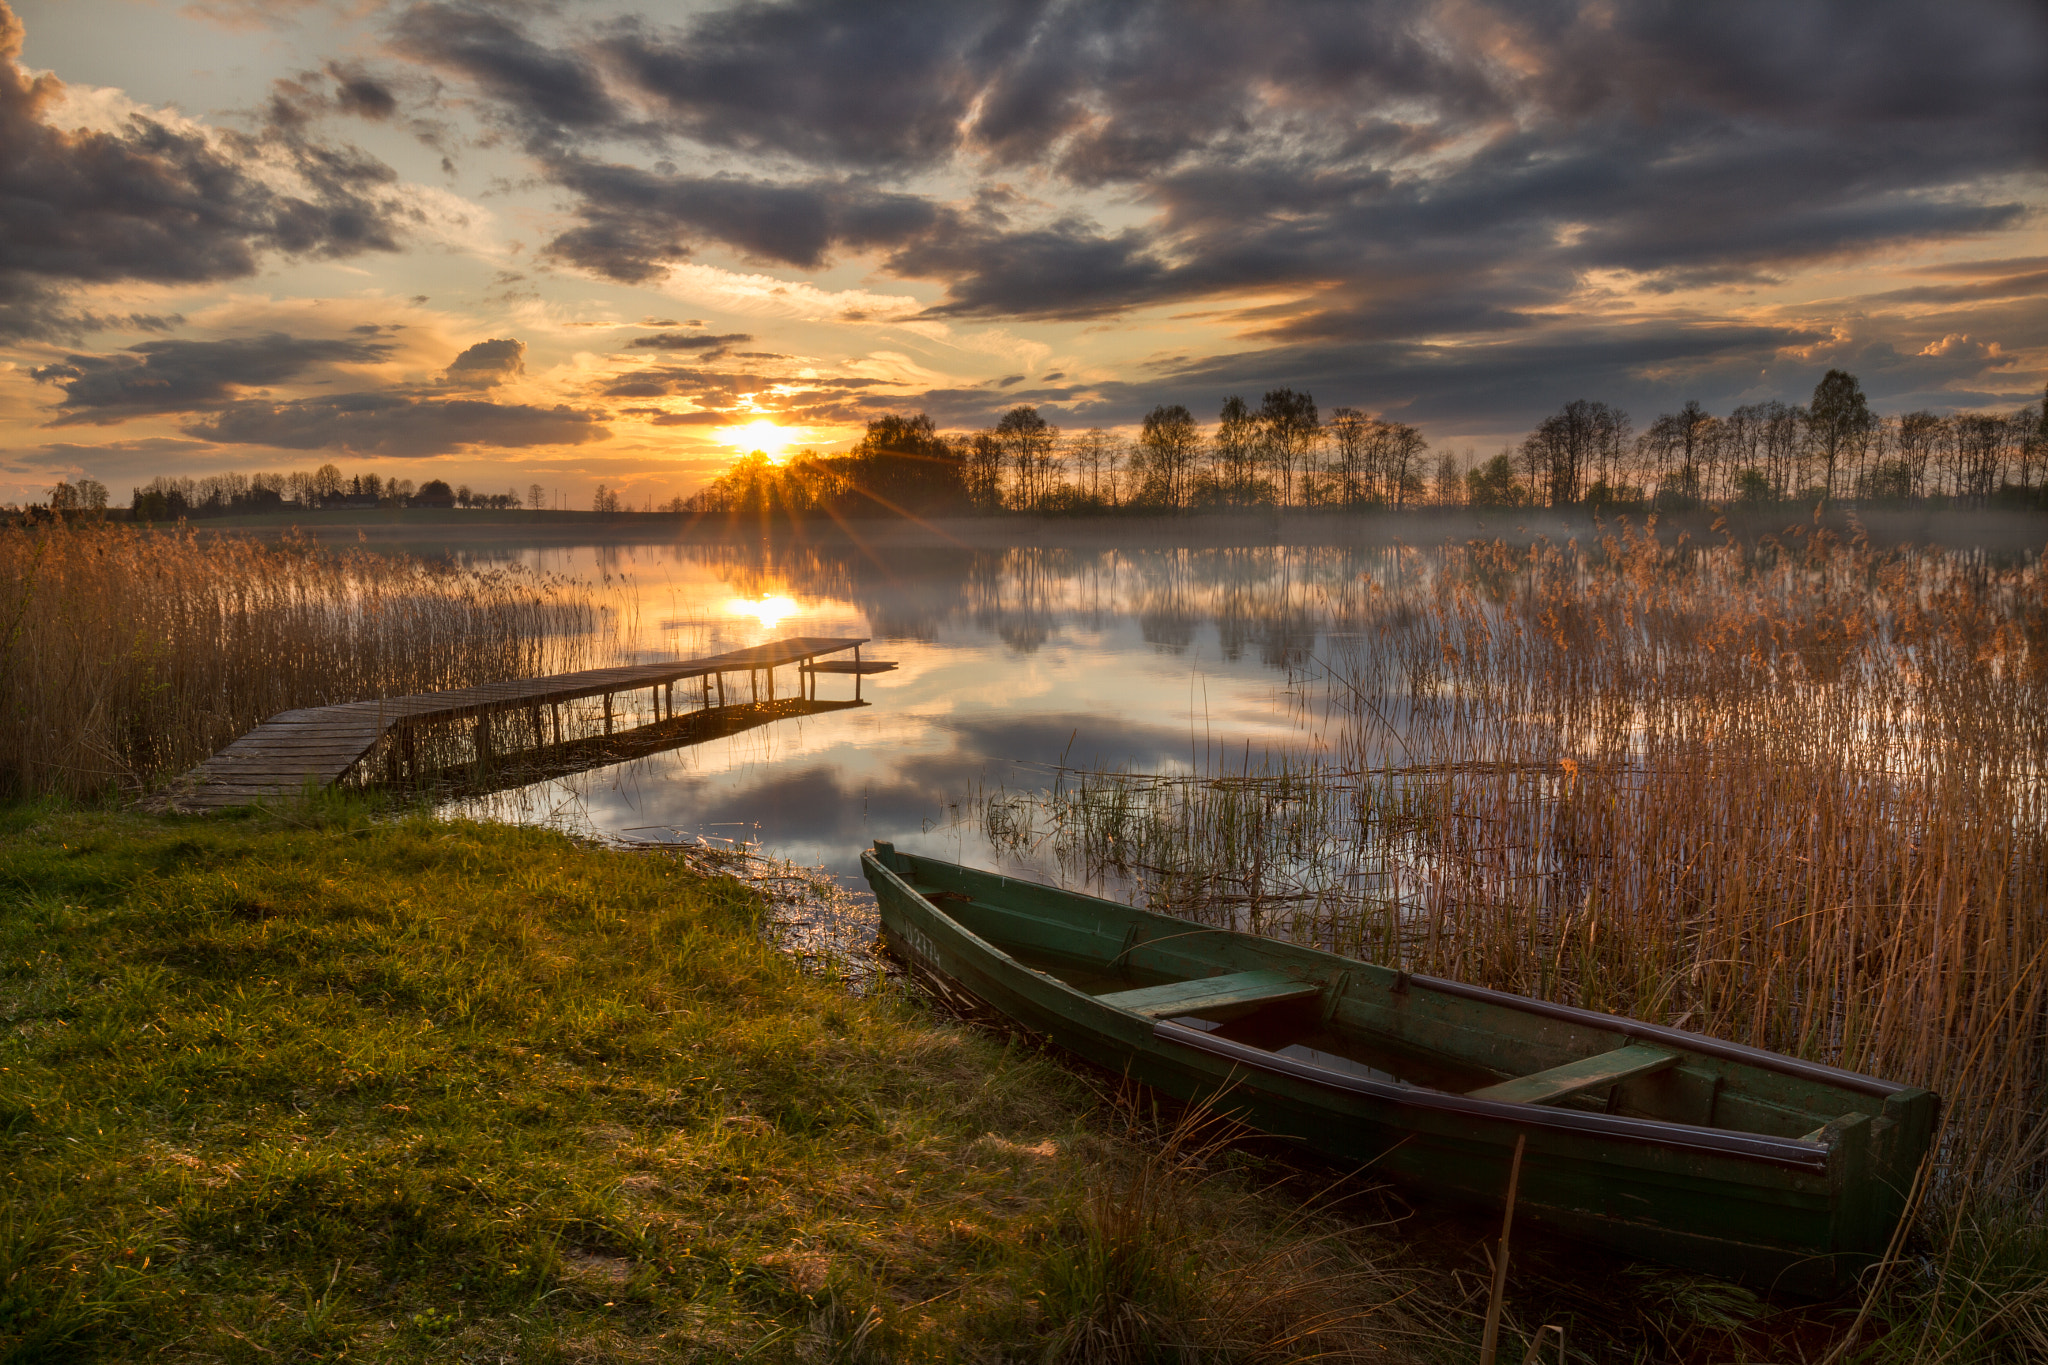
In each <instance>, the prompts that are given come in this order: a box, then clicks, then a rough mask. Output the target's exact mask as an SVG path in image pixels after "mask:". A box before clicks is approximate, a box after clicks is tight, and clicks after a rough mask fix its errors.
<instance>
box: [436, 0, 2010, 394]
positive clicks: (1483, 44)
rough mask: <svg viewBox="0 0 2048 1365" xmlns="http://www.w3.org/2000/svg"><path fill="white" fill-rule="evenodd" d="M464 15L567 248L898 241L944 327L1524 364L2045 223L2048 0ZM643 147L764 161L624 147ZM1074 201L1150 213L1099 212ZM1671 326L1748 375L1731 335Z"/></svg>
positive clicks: (627, 261) (1960, 293) (670, 252)
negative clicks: (1640, 295) (619, 146)
mask: <svg viewBox="0 0 2048 1365" xmlns="http://www.w3.org/2000/svg"><path fill="white" fill-rule="evenodd" d="M429 12H430V11H427V10H416V11H414V12H413V14H414V15H415V16H420V15H425V14H428V13H429ZM431 13H432V14H434V15H436V16H442V17H441V18H437V19H436V20H435V23H436V24H437V25H439V27H438V28H436V30H435V31H436V32H442V33H444V34H446V33H460V34H464V35H469V36H467V37H464V38H462V40H461V42H462V44H467V46H464V47H462V51H464V52H467V53H469V54H470V55H469V56H467V57H464V58H462V61H461V62H457V61H456V60H455V58H454V57H453V56H451V55H450V54H451V53H452V52H453V51H454V47H453V46H451V43H452V42H453V40H452V39H450V40H441V41H440V42H439V45H438V46H437V47H435V48H434V51H435V52H436V53H437V54H439V55H437V56H436V57H435V58H434V59H435V60H436V61H438V62H440V63H441V64H442V65H443V68H444V69H451V70H453V69H460V70H463V71H465V72H467V73H469V75H470V78H471V79H472V80H474V81H475V82H476V83H477V85H478V88H479V89H481V90H483V91H484V92H485V93H486V94H487V95H490V96H492V97H493V98H496V99H498V100H500V101H502V102H504V103H505V105H506V108H507V110H508V112H507V117H531V116H532V115H520V114H517V113H516V110H517V109H526V110H538V111H542V112H543V113H545V117H546V120H547V123H548V126H549V127H550V128H553V129H555V130H557V131H558V132H562V136H560V137H558V138H556V139H555V140H554V141H552V142H550V143H548V144H547V146H546V148H545V151H544V156H543V161H542V168H543V171H544V173H545V174H546V175H547V176H548V177H549V178H550V179H551V180H552V181H553V182H555V183H556V184H559V185H560V186H562V187H563V188H564V189H565V190H567V191H568V192H569V194H570V207H571V210H572V212H573V213H574V214H575V215H576V218H577V219H578V222H577V223H576V225H575V226H574V227H572V228H571V229H570V230H569V231H568V232H566V233H564V234H563V235H562V236H561V237H559V238H558V239H557V240H556V241H555V242H554V243H553V244H552V246H551V251H552V253H553V254H554V255H555V257H556V258H557V259H560V260H563V261H566V262H569V263H571V264H574V265H577V266H579V267H582V268H585V269H588V270H591V271H593V272H595V273H598V274H601V275H604V276H606V277H608V278H611V279H615V280H621V281H626V282H644V281H648V280H652V279H656V278H659V276H660V275H661V274H662V272H663V271H664V269H665V268H666V267H667V266H668V265H669V264H671V263H673V262H675V261H678V260H681V259H683V258H685V257H687V256H689V255H690V254H691V253H693V252H695V251H698V250H700V249H702V248H703V247H705V246H706V245H710V244H717V245H722V246H725V247H727V248H730V249H732V250H735V251H737V252H739V253H741V254H743V255H744V256H747V257H749V258H751V259H754V260H758V261H763V262H769V263H773V264H780V265H786V266H792V267H795V268H798V269H806V270H808V269H817V268H820V267H822V266H824V265H827V264H829V263H831V262H833V261H835V260H839V259H842V258H844V257H846V256H848V255H853V254H861V253H865V254H867V255H869V256H871V257H872V258H873V259H874V260H875V261H876V262H877V263H878V264H879V265H880V267H881V268H882V269H883V270H884V271H886V272H888V273H890V274H894V275H896V276H899V277H902V278H909V279H921V280H932V281H936V282H939V283H940V284H941V285H942V286H943V287H944V290H945V295H944V297H943V298H942V299H941V300H940V302H939V303H938V304H937V305H936V306H935V307H934V308H933V309H932V310H931V311H932V313H933V314H934V315H936V316H942V317H973V318H1001V317H1020V318H1086V317H1090V316H1099V315H1112V314H1116V313H1120V312H1124V311H1128V310H1130V309H1134V308H1139V307H1145V306H1156V305H1161V304H1174V303H1189V302H1195V301H1202V300H1228V299H1232V298H1246V297H1256V298H1258V299H1259V300H1260V303H1259V304H1258V305H1257V306H1256V308H1246V309H1245V310H1243V311H1241V312H1239V313H1237V314H1236V315H1235V318H1236V320H1237V321H1239V322H1241V323H1242V324H1243V326H1244V328H1245V330H1246V333H1247V335H1249V336H1252V337H1255V338H1257V339H1259V340H1262V341H1264V342H1266V343H1269V344H1271V345H1272V346H1274V347H1275V348H1276V349H1275V358H1276V360H1277V359H1284V358H1290V357H1295V356H1299V355H1331V356H1336V355H1346V354H1358V355H1375V354H1377V353H1376V352H1375V351H1373V349H1372V348H1374V347H1377V346H1381V345H1393V346H1395V347H1396V348H1397V349H1398V348H1400V347H1402V346H1414V345H1419V344H1421V343H1422V342H1424V341H1425V340H1429V339H1437V338H1444V337H1459V338H1464V339H1466V341H1467V342H1469V341H1470V339H1473V338H1491V339H1493V340H1495V341H1502V342H1504V341H1506V340H1507V339H1508V338H1511V337H1514V336H1516V335H1517V334H1523V333H1528V334H1532V339H1531V340H1530V341H1529V342H1528V343H1527V344H1526V345H1525V346H1517V347H1514V348H1512V349H1514V350H1515V351H1516V353H1517V354H1522V353H1527V354H1539V353H1541V352H1542V350H1543V348H1544V346H1545V344H1546V343H1545V342H1542V341H1540V340H1536V339H1534V337H1536V336H1548V335H1551V334H1552V333H1553V332H1554V330H1555V328H1556V326H1557V324H1558V322H1559V321H1560V319H1561V318H1565V317H1569V316H1571V315H1572V314H1573V313H1574V312H1575V310H1577V309H1578V308H1580V307H1582V306H1583V303H1582V300H1581V291H1583V290H1584V289H1585V287H1586V285H1587V282H1588V281H1589V280H1590V279H1594V278H1597V277H1600V276H1602V275H1612V276H1619V277H1622V278H1623V280H1624V281H1625V283H1623V284H1622V285H1620V286H1618V287H1622V288H1634V289H1636V290H1639V291H1649V292H1652V293H1654V292H1656V291H1659V290H1663V291H1675V290H1681V289H1689V288H1696V287H1700V286H1712V285H1726V284H1745V283H1769V282H1771V281H1774V280H1776V279H1779V278H1781V277H1783V276H1785V275H1787V274H1789V273H1791V272H1794V271H1797V270H1800V269H1803V268H1806V267H1809V266H1811V265H1813V264H1815V263H1822V262H1838V261H1844V260H1852V259H1856V258H1859V257H1867V256H1873V255H1877V254H1879V253H1884V252H1892V251H1898V250H1901V249H1911V248H1914V247H1917V246H1923V245H1926V244H1930V243H1941V242H1949V241H1955V240H1959V239H1966V238H1969V237H1973V236H1987V235H1991V234H1996V233H1999V232H2003V231H2008V230H2010V229H2012V228H2013V227H2015V226H2016V225H2018V224H2020V223H2022V222H2023V221H2025V220H2026V218H2027V216H2028V214H2029V213H2031V212H2033V211H2035V210H2037V209H2038V206H2039V205H2038V199H2039V196H2038V194H2037V193H2034V192H2033V191H2029V190H2026V186H2027V185H2028V184H2034V185H2038V182H2039V177H2038V172H2039V171H2040V169H2041V168H2042V167H2043V166H2044V165H2048V81H2044V80H2043V79H2041V73H2042V72H2043V71H2044V70H2048V17H2044V15H2048V12H2044V11H2043V10H2041V8H2040V7H2039V6H2038V5H2035V4H2029V3H2023V2H2022V0H1958V3H1955V4H1952V5H1943V6H1940V7H1934V6H1928V5H1924V4H1908V3H1865V2H1863V0H1853V2H1852V0H1832V2H1826V0H1824V2H1823V3H1817V4H1814V5H1809V6H1804V7H1799V8H1798V9H1796V10H1793V11H1788V10H1787V9H1786V8H1785V7H1784V6H1783V5H1782V4H1778V3H1770V2H1768V0H1734V2H1733V3H1729V4H1726V5H1716V6H1712V7H1702V6H1687V5H1680V4H1671V3H1661V2H1660V0H1637V2H1636V3H1623V4H1620V5H1610V4H1604V3H1593V2H1592V0H1584V2H1583V3H1576V2H1574V0H1530V2H1528V3H1518V2H1514V0H1499V2H1497V3H1480V4H1471V5H1466V4H1424V5H1415V4H1411V3H1395V2H1394V0H1381V2H1378V3H1371V2H1369V3H1357V2H1355V0H1330V2H1329V3H1301V4H1293V5H1289V6H1288V7H1287V8H1286V10H1285V19H1284V21H1279V20H1276V17H1275V13H1274V12H1273V11H1271V10H1269V9H1265V8H1261V7H1252V6H1196V7H1189V6H1180V5H1167V4H1165V3H1164V0H1160V2H1159V3H1137V4H1107V3H1099V4H1089V3H1083V4H1052V3H1050V2H1049V0H1047V3H1036V2H1035V0H1015V2H1014V3H1007V4H999V5H987V6H963V5H955V4H949V3H941V2H940V0H915V2H909V0H905V2H901V3H892V4H887V5H877V6H869V7H863V8H861V9H859V10H848V9H846V8H844V7H842V6H838V5H833V4H829V3H827V0H794V2H793V3H783V4H744V5H740V4H732V5H724V6H719V7H716V8H714V9H711V10H710V11H708V12H706V13H702V14H700V15H698V16H696V17H694V18H691V19H689V20H687V21H684V22H682V23H679V24H676V25H672V26H662V25H658V24H654V23H650V22H643V21H638V20H629V21H622V22H618V23H615V24H613V25H611V26H610V27H609V28H604V29H601V30H599V31H598V32H596V33H595V34H574V33H569V32H567V31H560V32H558V33H557V35H556V38H555V39H554V40H551V41H543V40H542V39H540V38H537V37H535V36H533V34H531V33H529V32H528V31H527V29H526V28H525V27H524V24H525V23H526V22H527V21H525V20H521V19H517V18H514V17H509V16H508V15H503V14H500V15H498V16H496V17H491V18H489V19H488V22H487V21H486V19H485V18H483V17H480V16H479V14H478V12H475V11H469V10H460V11H455V10H447V9H445V8H436V9H433V10H432V11H431ZM448 15H455V16H458V17H457V18H448V17H446V16H448ZM465 16H466V17H465ZM425 22H426V21H425V20H424V19H423V18H422V19H408V21H407V23H408V24H409V25H411V26H412V27H411V28H409V29H407V30H406V31H408V32H416V31H421V30H420V25H422V24H424V23H425ZM534 22H543V21H538V20H536V21H534ZM458 46H459V44H458ZM422 50H424V49H422ZM486 52H488V54H490V57H489V60H485V57H484V55H483V54H485V53H486ZM544 54H545V55H547V60H542V57H543V55H544ZM515 58H516V59H515ZM463 63H467V65H464V64H463ZM564 91H567V92H571V94H572V95H573V98H569V97H565V95H564V94H563V92H564ZM558 105H561V106H562V108H561V109H560V110H559V111H558V112H552V113H548V112H546V111H549V110H556V109H557V106H558ZM629 106H630V108H631V110H632V112H631V113H630V114H629V113H627V112H625V111H626V110H627V109H628V107H629ZM622 135H632V136H648V137H660V138H666V139H667V140H668V142H667V144H665V145H666V146H668V147H669V148H673V147H675V146H678V145H681V146H687V147H691V148H695V149H697V150H698V151H701V152H704V153H707V154H708V158H709V159H708V161H707V160H706V158H704V157H700V158H698V162H699V163H700V164H710V165H718V164H730V161H729V158H730V156H731V155H732V154H734V153H739V154H742V155H744V156H745V157H747V158H748V159H749V161H748V164H749V165H750V167H751V173H750V174H747V175H737V174H718V173H713V172H710V171H708V170H703V169H694V170H692V169H685V170H677V169H675V168H674V167H673V166H672V165H670V164H669V163H668V162H666V161H664V162H662V163H660V164H658V165H657V166H655V167H654V168H653V169H646V168H642V167H637V166H632V165H627V164H621V163H620V162H618V161H615V160H612V159H609V158H607V157H606V156H604V155H601V154H599V152H598V150H597V143H598V141H599V140H601V139H613V140H616V139H617V138H618V137H620V136H622ZM677 159H678V160H685V161H687V160H690V158H689V157H687V156H682V155H678V156H677ZM1011 168H1017V169H1019V170H1021V171H1024V172H1026V174H1022V175H1018V176H1016V177H1015V180H1016V183H1017V184H1027V185H1031V186H1032V187H1033V192H1034V193H1035V194H1038V195H1041V196H1044V197H1045V198H1048V199H1050V200H1051V201H1052V202H1049V203H1048V202H1040V201H1036V200H1033V199H1031V198H1028V197H1027V196H1026V195H1024V194H1022V193H1020V192H1019V190H1018V189H1017V188H1016V187H1015V185H1014V184H1012V183H1011V181H1010V179H1008V178H1006V177H1007V176H1008V175H1009V173H1010V170H1011ZM928 177H940V178H941V179H940V183H948V184H951V185H954V186H956V188H955V190H954V191H953V192H952V193H951V194H949V195H948V196H947V197H944V198H941V197H938V196H936V195H934V194H932V193H931V192H930V188H929V187H930V185H931V184H932V183H933V181H932V180H931V179H930V178H928ZM963 181H964V182H965V189H964V190H961V189H959V188H957V187H958V186H959V185H960V184H961V182H963ZM2015 186H2017V187H2018V188H2017V189H2016V188H2014V187H2015ZM1068 190H1095V191H1109V192H1111V193H1112V194H1113V195H1116V196H1121V198H1122V201H1123V202H1122V204H1121V205H1120V206H1119V207H1118V208H1117V209H1116V210H1115V213H1116V215H1117V216H1116V217H1115V218H1114V219H1113V220H1111V219H1109V218H1108V216H1107V215H1108V214H1109V213H1110V212H1111V210H1109V209H1104V210H1103V218H1102V220H1101V221H1098V220H1096V219H1091V218H1090V217H1089V216H1087V215H1085V214H1082V213H1079V212H1077V211H1075V210H1074V208H1073V207H1072V201H1071V199H1070V198H1068V202H1067V203H1064V204H1063V203H1062V202H1060V201H1061V200H1062V199H1063V198H1065V197H1067V191H1068ZM2023 191H2024V192H2023ZM2030 196H2031V197H2030ZM1133 212H1135V214H1136V215H1138V216H1137V217H1136V218H1135V219H1134V218H1133V217H1132V214H1133ZM1105 224H1106V225H1105ZM2017 273H2020V272H2015V274H2017ZM1927 289H1928V290H1930V291H1947V292H1945V293H1942V292H1928V293H1922V294H1917V295H1914V296H1912V297H1907V296H1904V295H1901V296H1898V297H1896V298H1894V299H1892V300H1891V302H1894V303H1899V304H1904V303H1910V302H1919V303H1929V304H1938V303H1956V304H1961V303H1965V302H1970V301H1973V300H1976V301H1992V300H1997V299H2005V298H2014V297H2031V296H2032V293H2033V291H2035V285H2034V284H2033V283H2032V282H2030V281H2028V280H2023V279H2016V278H2010V277H2001V278H1998V279H1991V278H1984V279H1978V280H1970V281H1948V280H1944V281H1941V282H1939V283H1936V284H1930V285H1929V286H1927ZM2000 291H2006V292H2000ZM2013 291H2020V292H2013ZM1669 332H1670V335H1671V337H1673V338H1674V339H1675V340H1676V342H1677V344H1679V345H1680V347H1681V349H1683V347H1684V346H1685V345H1686V344H1687V343H1686V341H1685V338H1687V337H1690V338H1692V341H1693V342H1694V343H1696V349H1694V350H1693V351H1691V352H1689V354H1690V355H1691V356H1692V357H1693V358H1694V359H1695V360H1696V361H1697V362H1698V363H1700V364H1702V365H1711V364H1717V363H1720V360H1719V359H1718V358H1719V357H1720V356H1721V355H1722V352H1721V351H1720V350H1719V349H1717V348H1718V347H1719V346H1720V344H1721V343H1720V341H1719V340H1718V339H1716V338H1717V337H1718V332H1716V330H1715V329H1712V328H1709V329H1706V332H1711V333H1714V334H1715V335H1714V336H1712V337H1710V336H1708V335H1706V333H1703V332H1699V331H1688V330H1687V329H1684V328H1671V329H1669ZM1622 335H1627V333H1625V332H1624V333H1622ZM1403 354H1406V352H1403ZM1417 354H1420V352H1417ZM1461 354H1464V355H1468V356H1473V357H1477V358H1478V359H1479V362H1480V363H1481V364H1482V366H1483V365H1484V364H1485V363H1487V357H1488V356H1489V355H1490V354H1491V352H1489V351H1486V350H1480V351H1465V352H1461ZM1575 354H1577V352H1575ZM1756 358H1757V357H1756V356H1755V355H1750V356H1747V357H1746V358H1745V360H1744V362H1743V363H1744V364H1749V363H1750V362H1752V361H1754V360H1755V359H1756ZM1609 378H1610V381H1611V382H1613V381H1616V380H1620V379H1622V378H1624V376H1621V375H1617V374H1615V373H1613V372H1610V374H1609Z"/></svg>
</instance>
